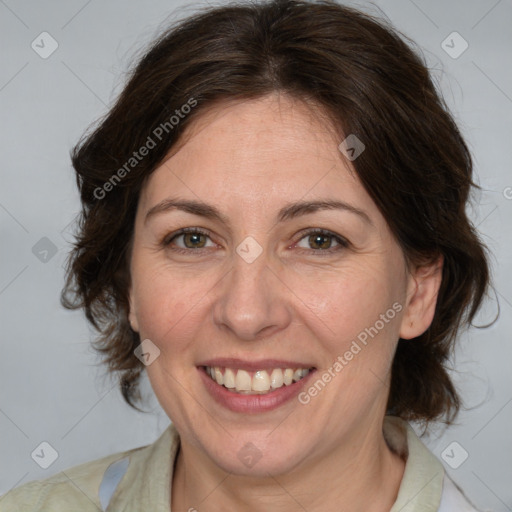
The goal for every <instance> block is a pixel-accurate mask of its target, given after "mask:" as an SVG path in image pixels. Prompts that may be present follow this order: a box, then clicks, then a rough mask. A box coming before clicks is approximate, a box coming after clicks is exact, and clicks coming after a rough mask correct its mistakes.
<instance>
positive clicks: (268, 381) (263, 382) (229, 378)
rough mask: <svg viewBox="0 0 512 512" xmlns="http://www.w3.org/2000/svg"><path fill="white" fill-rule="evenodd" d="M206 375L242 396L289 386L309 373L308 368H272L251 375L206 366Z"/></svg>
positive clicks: (239, 371)
mask: <svg viewBox="0 0 512 512" xmlns="http://www.w3.org/2000/svg"><path fill="white" fill-rule="evenodd" d="M206 373H207V374H208V375H209V376H210V377H211V378H212V379H213V380H215V381H216V382H217V384H220V385H221V386H224V387H226V388H228V389H230V390H231V391H237V392H240V393H244V394H262V393H267V392H268V391H270V389H272V390H274V389H277V388H280V387H282V386H283V385H286V386H289V385H290V384H291V383H292V382H297V381H298V380H300V379H302V378H303V377H305V376H306V375H307V374H308V373H309V369H308V368H298V369H296V370H294V369H292V368H286V369H284V370H282V369H281V368H274V369H273V370H272V371H271V373H270V374H269V372H267V371H266V370H258V371H256V372H254V374H253V375H252V376H251V374H250V373H249V372H247V371H245V370H236V369H231V368H220V367H218V366H215V367H212V366H206Z"/></svg>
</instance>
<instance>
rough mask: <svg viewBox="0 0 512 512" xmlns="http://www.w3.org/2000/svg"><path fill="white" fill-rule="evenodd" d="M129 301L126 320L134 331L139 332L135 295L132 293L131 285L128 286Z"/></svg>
mask: <svg viewBox="0 0 512 512" xmlns="http://www.w3.org/2000/svg"><path fill="white" fill-rule="evenodd" d="M128 293H129V302H130V311H129V313H128V320H129V321H130V325H131V328H132V329H133V330H134V331H135V332H139V322H138V320H137V309H136V307H135V297H134V293H133V286H130V290H129V292H128Z"/></svg>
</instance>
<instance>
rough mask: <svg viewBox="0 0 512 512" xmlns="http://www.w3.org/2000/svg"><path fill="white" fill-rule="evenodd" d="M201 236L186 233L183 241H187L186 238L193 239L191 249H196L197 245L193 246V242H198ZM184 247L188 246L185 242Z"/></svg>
mask: <svg viewBox="0 0 512 512" xmlns="http://www.w3.org/2000/svg"><path fill="white" fill-rule="evenodd" d="M201 236H202V235H201V234H200V233H187V234H186V236H185V240H187V237H191V238H192V239H193V241H192V247H197V245H194V244H195V242H198V241H199V240H198V239H199V237H201ZM185 245H188V244H187V243H186V242H185Z"/></svg>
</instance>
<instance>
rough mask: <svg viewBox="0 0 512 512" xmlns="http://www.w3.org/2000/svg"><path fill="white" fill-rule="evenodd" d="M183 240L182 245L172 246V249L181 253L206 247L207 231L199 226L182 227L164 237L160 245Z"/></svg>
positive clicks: (168, 244)
mask: <svg viewBox="0 0 512 512" xmlns="http://www.w3.org/2000/svg"><path fill="white" fill-rule="evenodd" d="M180 238H181V239H182V240H183V243H184V246H179V245H178V247H173V248H172V250H173V251H176V252H182V253H190V251H191V250H192V251H194V250H198V249H204V248H205V247H206V245H205V244H206V241H205V239H206V238H209V233H208V232H206V231H203V230H201V229H199V228H183V229H180V230H179V231H178V232H177V233H173V234H172V235H170V236H168V237H166V238H165V239H164V240H163V241H162V245H163V246H165V247H167V246H170V245H171V244H172V243H173V242H174V241H175V240H179V239H180ZM210 247H211V246H210Z"/></svg>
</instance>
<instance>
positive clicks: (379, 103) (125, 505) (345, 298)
mask: <svg viewBox="0 0 512 512" xmlns="http://www.w3.org/2000/svg"><path fill="white" fill-rule="evenodd" d="M72 160H73V165H74V168H75V170H76V173H77V183H78V186H79V189H80V193H81V200H82V205H83V210H82V217H81V223H80V232H79V233H78V236H77V242H76V245H75V248H74V250H73V252H72V254H71V256H70V262H69V267H68V281H67V284H66V287H65V289H64V291H63V304H64V305H65V306H66V307H69V308H80V307H83V308H84V310H85V312H86V315H87V318H88V319H89V321H90V322H91V323H92V324H93V325H94V326H95V327H96V328H97V329H98V330H99V333H100V337H99V339H98V340H97V344H96V347H97V348H98V349H99V350H101V351H102V352H103V353H104V354H105V355H106V363H107V364H108V366H109V368H110V370H111V371H113V372H119V373H120V377H121V378H120V385H121V390H122V393H123V396H124V397H125V399H126V401H127V402H128V403H129V404H130V405H132V406H133V407H136V405H135V404H136V402H137V400H139V399H140V394H139V393H138V387H137V385H138V381H139V378H140V375H141V372H142V371H143V370H144V369H145V370H147V372H148V377H149V380H150V382H151V385H152V388H153V390H154V392H155V394H156V396H157V398H158V400H159V402H160V404H161V405H162V407H163V409H164V410H165V412H166V413H167V415H168V416H169V418H170V419H171V421H172V425H171V426H170V427H169V428H168V429H167V430H166V431H165V432H164V433H163V434H162V436H161V437H160V438H159V439H158V440H157V441H156V442H155V443H153V444H152V445H149V446H147V447H141V448H136V449H133V450H130V451H127V452H122V453H117V454H113V455H110V456H108V457H105V458H102V459H100V460H96V461H93V462H90V463H87V464H83V465H81V466H77V467H75V468H71V469H70V470H67V471H65V472H62V473H59V474H58V475H56V476H54V477H52V478H49V479H47V480H44V481H40V482H31V483H28V484H25V485H23V486H21V487H19V488H16V489H14V490H13V491H11V492H10V493H8V494H7V495H6V496H5V497H4V498H3V499H2V501H1V502H0V507H1V510H20V509H23V510H31V511H32V510H52V511H58V510H82V511H86V510H91V511H92V510H94V511H96V510H98V509H99V510H109V511H118V510H123V511H128V510H133V511H140V510H162V511H164V510H166V511H169V510H172V511H173V512H177V511H189V512H190V511H194V510H197V511H203V510H204V511H217V510H229V509H231V510H247V511H260V510H261V511H268V510H271V511H283V512H284V511H296V510H307V511H309V512H316V511H320V510H321V511H335V510H336V511H338V510H351V511H363V510H364V511H366V512H385V511H386V512H388V511H392V512H398V511H403V512H405V511H418V512H419V511H427V510H428V511H433V510H439V511H442V512H448V511H457V512H461V511H474V510H476V509H475V508H474V507H473V506H472V505H471V504H470V503H469V501H468V500H467V499H466V498H465V497H464V495H463V493H462V492H461V491H460V490H459V489H458V488H457V487H456V485H455V484H454V483H453V482H452V481H451V480H450V479H449V478H448V476H447V475H446V473H445V471H444V468H443V466H442V464H441V463H440V462H439V461H438V460H437V459H436V458H435V457H434V455H433V454H432V453H430V452H429V451H428V449H427V448H426V447H425V446H424V445H423V444H422V442H421V441H420V440H419V438H418V437H417V436H416V434H415V432H414V430H412V428H411V427H410V426H409V424H408V423H407V421H408V420H414V421H419V422H422V423H423V424H424V425H425V426H428V425H429V424H430V423H431V422H432V421H435V420H444V421H445V422H446V423H450V422H451V421H453V419H454V417H455V415H456V414H457V411H458V409H459V407H460V399H459V396H458V394H457V392H456V390H455V388H454V386H453V384H452V382H451V380H450V377H449V375H448V373H447V371H446V369H445V364H446V362H447V359H448V357H449V356H450V354H451V351H452V349H453V345H454V343H455V340H456V336H457V333H458V332H459V330H460V329H461V328H462V327H463V326H464V325H465V324H469V323H470V322H471V320H472V319H473V317H474V315H475V314H476V312H477V310H478V308H479V306H480V303H481V301H482V297H483V296H484V294H485V291H486V289H487V286H488V285H489V270H488V263H487V256H486V248H485V246H484V245H483V244H482V243H481V241H480V240H479V238H478V235H477V233H476V231H475V229H474V227H473V226H472V225H471V223H470V222H469V220H468V218H467V216H466V214H465V204H466V202H467V200H468V196H469V193H470V190H471V187H472V186H476V185H474V183H473V181H472V165H471V157H470V154H469V152H468V149H467V147H466V144H465V142H464V140H463V139H462V137H461V135H460V133H459V131H458V129H457V127H456V125H455V124H454V121H453V120H452V117H451V116H450V114H449V113H448V111H447V109H446V107H445V106H444V103H443V102H442V99H441V98H440V97H439V95H438V94H437V92H436V90H435V88H434V86H433V84H432V82H431V79H430V77H429V73H428V70H427V69H426V67H425V65H424V64H423V63H422V61H421V59H420V58H419V57H418V56H417V55H416V54H415V53H414V52H413V51H412V50H411V49H410V48H409V46H407V44H406V43H405V42H404V39H403V37H402V36H399V35H397V33H396V32H395V31H394V30H393V29H392V28H391V27H389V26H386V25H385V24H384V23H383V22H381V21H377V20H375V19H373V18H371V17H369V16H367V15H364V14H361V13H359V12H357V11H355V10H352V9H349V8H346V7H342V6H340V5H338V4H336V3H332V2H327V1H325V2H316V3H309V2H302V1H279V0H276V1H273V2H270V3H265V4H263V3H261V4H237V5H234V4H232V5H230V6H225V7H217V8H212V9H208V10H206V11H205V12H202V13H199V14H197V15H195V16H192V17H190V18H188V19H187V20H185V21H182V22H181V23H179V24H178V25H177V26H175V27H172V28H171V29H169V31H168V32H166V33H165V34H164V35H163V36H162V37H161V38H159V40H158V41H156V42H155V43H154V45H153V46H152V47H151V48H150V50H149V51H148V52H147V53H146V54H145V56H144V57H143V58H142V59H141V60H140V62H139V63H138V65H137V67H136V68H135V69H134V71H133V74H132V75H131V77H130V80H129V82H128V83H127V85H126V86H125V88H124V90H123V92H122V94H121V95H120V97H119V99H118V101H117V103H116V105H115V106H114V107H113V108H112V109H111V111H110V112H109V113H108V115H107V116H106V117H105V118H104V119H103V120H102V121H101V123H100V124H99V126H98V127H97V128H96V129H95V130H94V131H93V132H92V133H90V134H88V135H87V136H86V137H84V138H83V139H82V140H81V141H80V143H79V144H78V145H77V147H76V148H75V149H74V151H73V154H72Z"/></svg>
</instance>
